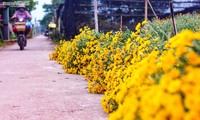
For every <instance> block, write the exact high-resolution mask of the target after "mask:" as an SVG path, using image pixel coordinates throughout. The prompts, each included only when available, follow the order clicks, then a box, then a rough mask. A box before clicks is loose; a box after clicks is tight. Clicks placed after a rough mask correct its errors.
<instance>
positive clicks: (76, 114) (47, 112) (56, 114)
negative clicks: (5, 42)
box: [0, 36, 107, 120]
mask: <svg viewBox="0 0 200 120" xmlns="http://www.w3.org/2000/svg"><path fill="white" fill-rule="evenodd" d="M53 46H54V45H53V43H52V42H51V41H50V40H47V39H46V38H44V37H43V36H38V37H36V38H35V39H33V40H29V41H28V47H27V48H26V49H25V50H24V51H20V50H19V47H18V46H17V44H15V45H12V46H9V47H6V48H4V49H2V48H0V120H106V119H107V115H106V114H105V113H104V112H103V110H102V108H101V104H100V98H101V95H97V94H89V93H88V92H87V82H86V81H85V80H83V78H82V77H81V76H78V75H69V74H66V73H65V72H64V71H63V70H62V67H61V66H60V65H58V64H57V63H56V62H55V61H49V59H48V54H49V53H51V52H52V50H53Z"/></svg>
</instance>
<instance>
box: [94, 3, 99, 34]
mask: <svg viewBox="0 0 200 120" xmlns="http://www.w3.org/2000/svg"><path fill="white" fill-rule="evenodd" d="M97 9H98V8H97V0H94V21H95V30H96V32H99V25H98V10H97Z"/></svg>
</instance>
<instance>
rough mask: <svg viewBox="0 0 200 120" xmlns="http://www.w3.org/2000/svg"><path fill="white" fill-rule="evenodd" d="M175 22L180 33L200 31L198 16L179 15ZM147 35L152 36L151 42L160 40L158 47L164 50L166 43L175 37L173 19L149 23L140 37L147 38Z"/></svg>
mask: <svg viewBox="0 0 200 120" xmlns="http://www.w3.org/2000/svg"><path fill="white" fill-rule="evenodd" d="M175 20H176V26H177V31H178V32H181V31H182V30H184V29H189V30H192V31H199V30H200V16H199V15H197V14H185V15H177V16H176V17H175ZM147 34H149V35H151V36H149V37H150V39H151V40H154V39H155V38H158V39H159V41H160V43H159V45H158V46H159V47H160V49H162V48H163V45H164V41H166V40H168V39H169V38H171V37H172V36H174V30H173V26H172V21H171V19H170V18H166V19H163V20H156V19H154V20H152V21H149V22H147V24H146V25H145V26H144V27H143V28H142V30H141V34H140V35H141V36H146V35H147Z"/></svg>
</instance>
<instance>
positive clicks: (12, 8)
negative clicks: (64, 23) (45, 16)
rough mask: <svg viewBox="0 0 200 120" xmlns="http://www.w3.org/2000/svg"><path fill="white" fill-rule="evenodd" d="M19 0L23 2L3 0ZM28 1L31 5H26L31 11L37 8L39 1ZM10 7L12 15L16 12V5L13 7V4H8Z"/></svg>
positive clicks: (6, 0)
mask: <svg viewBox="0 0 200 120" xmlns="http://www.w3.org/2000/svg"><path fill="white" fill-rule="evenodd" d="M17 1H20V2H21V1H22V0H3V2H17ZM26 2H28V3H29V5H28V6H26V8H27V10H28V11H29V12H31V11H33V10H35V9H36V8H35V6H36V5H37V2H35V1H34V0H26ZM8 7H10V11H9V12H10V13H9V14H10V17H11V16H13V14H14V13H15V11H16V7H12V6H8Z"/></svg>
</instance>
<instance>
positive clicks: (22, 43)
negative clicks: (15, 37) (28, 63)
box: [19, 37, 24, 50]
mask: <svg viewBox="0 0 200 120" xmlns="http://www.w3.org/2000/svg"><path fill="white" fill-rule="evenodd" d="M23 41H24V38H23V37H20V38H19V42H20V44H19V47H20V50H24V42H23Z"/></svg>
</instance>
